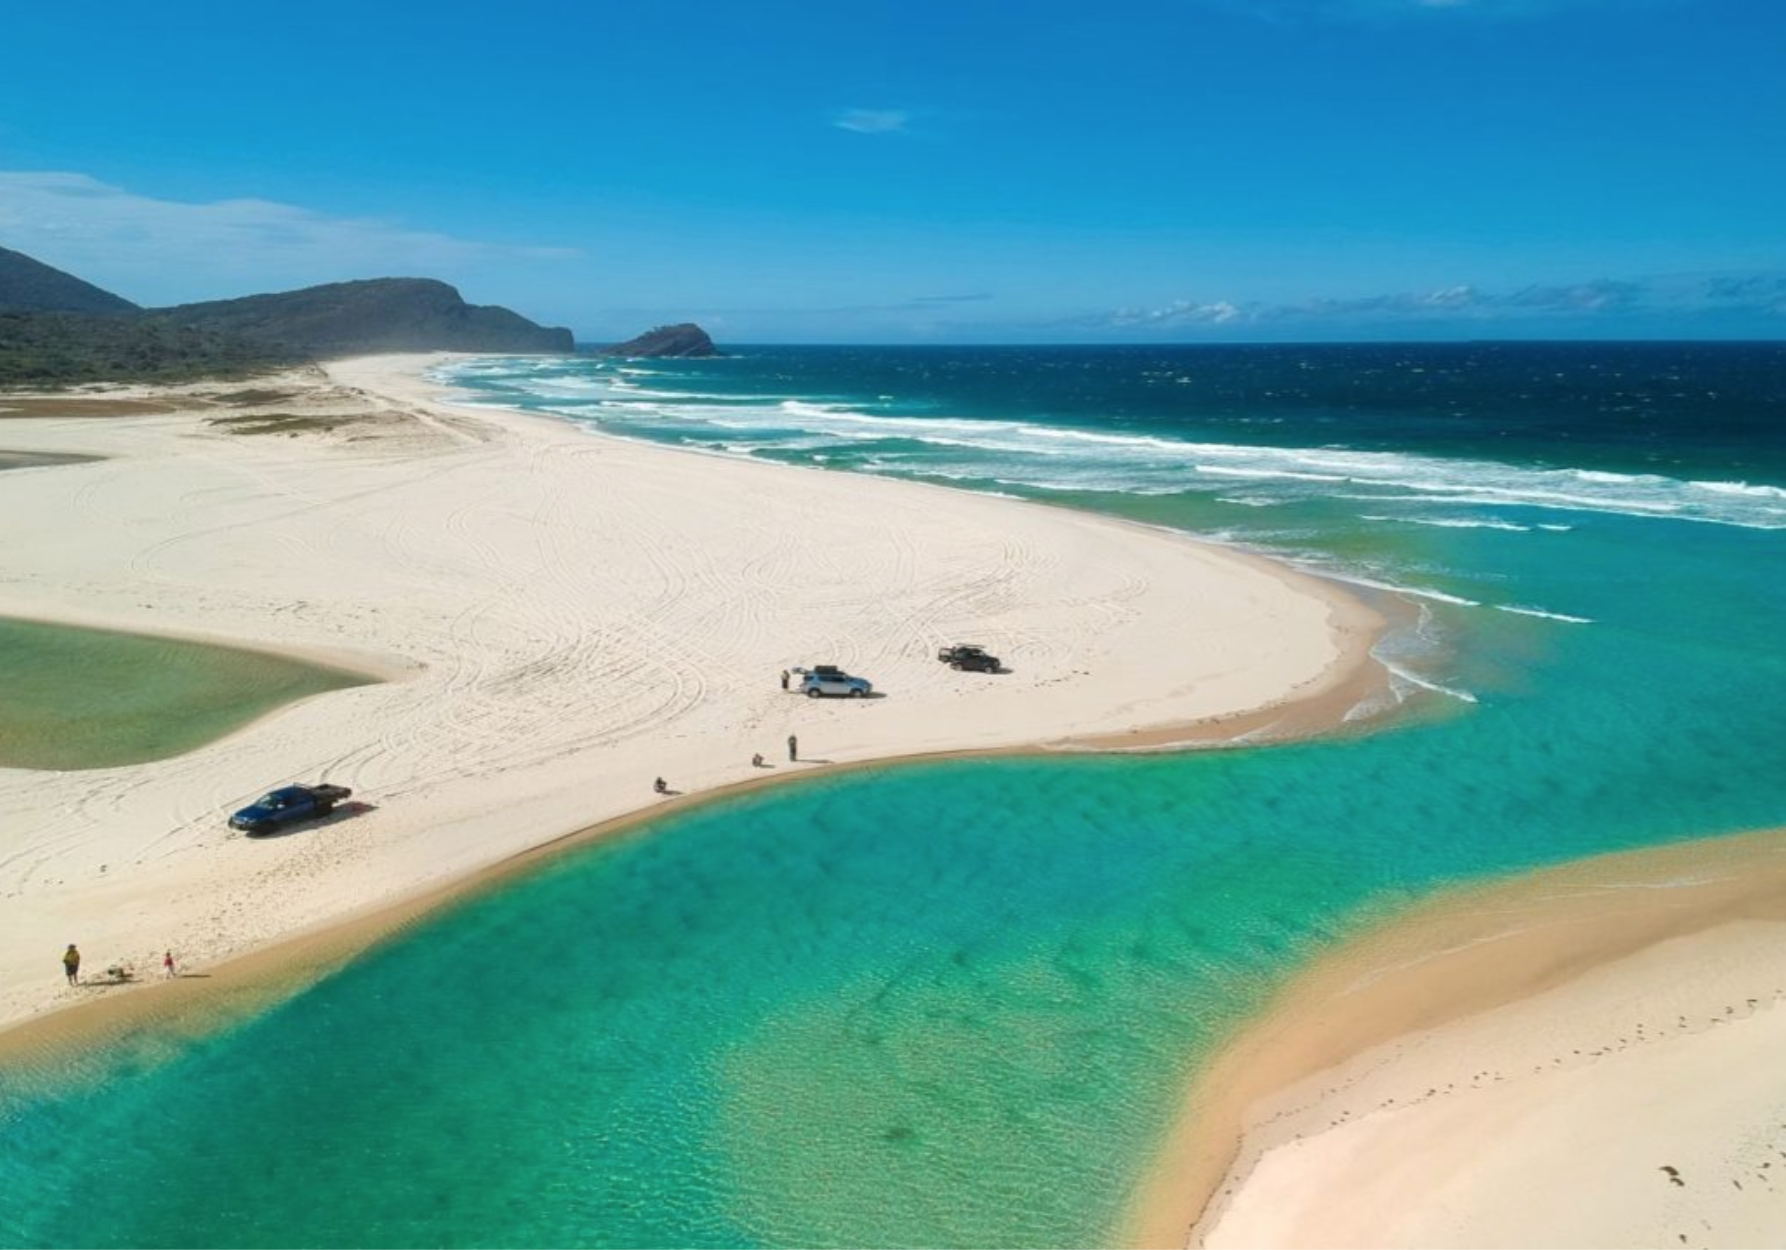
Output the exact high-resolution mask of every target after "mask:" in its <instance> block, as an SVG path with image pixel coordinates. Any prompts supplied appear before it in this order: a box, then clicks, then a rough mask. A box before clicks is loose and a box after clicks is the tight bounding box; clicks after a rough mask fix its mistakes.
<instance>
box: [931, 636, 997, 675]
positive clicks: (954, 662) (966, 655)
mask: <svg viewBox="0 0 1786 1250" xmlns="http://www.w3.org/2000/svg"><path fill="white" fill-rule="evenodd" d="M936 658H937V659H939V660H941V661H942V662H943V663H944V664H947V665H948V666H949V667H950V668H953V669H958V670H960V671H962V672H968V673H996V672H998V671H999V670H1000V669H1002V668H1003V667H1004V665H1002V664H1000V663H999V660H998V657H997V656H996V655H987V654H986V648H985V647H982V646H980V645H979V644H978V643H973V642H958V643H956V644H955V645H954V646H952V647H943V648H942V649H941V650H939V651H938V652H937V653H936Z"/></svg>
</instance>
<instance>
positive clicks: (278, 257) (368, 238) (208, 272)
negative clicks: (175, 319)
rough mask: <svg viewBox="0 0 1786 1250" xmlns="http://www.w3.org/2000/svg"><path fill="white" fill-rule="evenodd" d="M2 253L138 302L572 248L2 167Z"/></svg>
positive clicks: (452, 267) (431, 273)
mask: <svg viewBox="0 0 1786 1250" xmlns="http://www.w3.org/2000/svg"><path fill="white" fill-rule="evenodd" d="M0 246H4V247H10V248H13V249H14V250H16V251H21V252H24V253H26V254H28V255H30V256H34V257H37V258H38V259H39V260H42V261H44V262H45V263H47V264H51V265H55V266H56V267H58V268H61V269H66V270H68V271H70V272H72V273H75V274H77V275H78V276H80V277H83V278H86V279H87V280H88V281H90V282H96V283H98V284H99V285H101V286H104V287H107V288H108V289H111V290H115V291H117V292H118V294H120V295H123V296H125V297H126V298H128V299H133V300H136V301H137V302H138V303H143V304H169V303H181V302H185V301H189V300H201V299H222V298H227V297H230V296H235V295H245V294H249V293H252V292H256V291H266V290H279V289H285V288H290V287H298V286H309V285H312V284H315V283H319V282H334V281H344V280H347V279H350V278H376V277H396V276H404V277H409V276H416V277H445V278H448V279H449V280H453V279H454V278H455V277H456V276H457V275H463V274H466V273H468V272H474V271H478V270H481V269H484V268H487V267H492V266H495V265H497V264H499V263H501V264H513V263H514V262H516V261H520V260H531V261H540V260H547V261H562V260H564V259H565V258H567V257H573V256H576V255H579V253H578V252H577V251H576V250H575V249H568V248H539V247H511V246H506V245H501V244H491V243H480V242H475V241H472V240H468V239H459V238H455V237H453V236H451V235H446V234H440V233H436V232H433V231H427V230H412V229H409V228H407V227H405V226H403V225H401V224H400V223H397V222H392V221H384V220H379V219H376V218H355V217H333V216H330V215H328V214H326V213H321V212H317V211H315V210H313V209H308V208H300V207H298V206H296V205H291V204H279V203H275V202H273V201H271V200H257V199H240V200H217V201H213V202H210V203H188V202H184V201H179V200H160V199H155V198H153V197H150V196H145V195H137V194H135V193H133V192H130V191H127V190H124V189H123V188H121V187H115V186H112V185H110V184H108V183H104V182H100V181H99V180H98V179H96V178H92V177H89V176H87V175H86V174H78V173H58V172H34V171H4V170H0Z"/></svg>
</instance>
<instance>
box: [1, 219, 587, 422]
mask: <svg viewBox="0 0 1786 1250" xmlns="http://www.w3.org/2000/svg"><path fill="white" fill-rule="evenodd" d="M574 349H575V345H574V344H573V343H572V341H571V332H570V331H569V330H565V329H552V328H548V327H546V326H541V325H535V324H534V323H533V322H531V321H529V320H527V318H525V317H523V316H521V315H520V314H519V313H514V312H510V311H509V310H508V309H506V308H498V307H495V306H485V305H478V304H467V303H466V302H465V301H464V299H463V298H461V297H460V295H459V292H458V291H456V290H454V289H453V288H452V287H450V286H448V285H447V284H446V283H444V282H436V281H434V280H433V279H431V278H373V279H369V280H367V281H363V282H334V283H330V284H328V285H326V286H313V287H306V288H304V289H303V290H301V291H285V292H282V293H280V294H277V295H250V296H247V297H245V298H243V299H228V300H213V301H211V302H209V303H203V304H182V305H180V306H178V307H176V308H157V309H148V310H144V309H141V308H138V307H137V306H136V305H135V304H132V303H131V302H130V301H129V300H126V299H123V298H121V297H119V296H116V295H113V294H112V293H111V292H109V291H102V290H100V289H99V288H98V287H96V286H93V285H92V284H91V283H88V282H83V281H81V280H80V279H79V278H76V277H74V276H73V275H72V274H66V273H63V272H62V271H61V270H59V269H53V268H51V267H50V266H48V265H45V264H43V263H42V262H40V261H36V260H33V259H32V258H31V257H29V256H26V255H23V254H22V253H19V252H13V251H8V250H7V249H5V248H0V387H8V386H16V387H38V388H42V387H58V386H74V385H78V384H81V383H86V382H187V381H192V380H194V379H198V378H217V377H225V378H227V377H237V376H243V377H245V376H250V375H252V374H255V373H258V372H261V371H264V370H267V369H272V368H278V367H281V366H285V365H292V364H299V363H303V362H306V361H312V360H319V359H325V358H327V357H331V356H351V355H357V354H361V353H369V352H426V351H467V352H570V351H573V350H574ZM242 394H244V395H258V394H267V395H269V398H267V399H264V400H263V399H260V398H255V399H244V400H240V401H237V402H240V403H242V404H244V405H246V404H251V403H271V402H276V399H277V398H283V396H277V395H276V393H272V392H254V391H245V392H242Z"/></svg>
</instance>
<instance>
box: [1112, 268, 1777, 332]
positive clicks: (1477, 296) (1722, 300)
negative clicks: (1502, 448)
mask: <svg viewBox="0 0 1786 1250" xmlns="http://www.w3.org/2000/svg"><path fill="white" fill-rule="evenodd" d="M1781 317H1786V272H1777V271H1772V270H1768V271H1759V272H1752V273H1720V274H1705V273H1701V274H1674V275H1667V276H1660V277H1641V278H1631V279H1615V278H1597V279H1594V280H1592V281H1588V282H1572V283H1557V284H1534V285H1530V286H1524V287H1519V288H1516V289H1512V290H1505V291H1484V290H1482V289H1480V288H1478V287H1474V286H1469V285H1463V284H1459V285H1457V286H1448V287H1440V288H1438V289H1436V290H1428V291H1398V292H1391V293H1388V294H1382V295H1368V296H1353V297H1346V298H1332V297H1317V298H1311V299H1306V300H1302V301H1299V302H1294V303H1276V304H1274V303H1264V302H1258V301H1248V302H1242V303H1235V302H1233V301H1231V300H1214V301H1206V302H1199V301H1197V300H1177V301H1174V302H1173V303H1170V304H1165V305H1163V306H1161V307H1158V308H1147V309H1136V308H1121V309H1117V310H1116V311H1115V312H1111V313H1105V314H1102V315H1099V316H1094V317H1091V318H1088V319H1086V320H1084V321H1081V322H1078V323H1077V324H1078V325H1080V326H1081V327H1082V328H1090V329H1098V330H1111V329H1132V328H1148V329H1162V330H1164V329H1171V328H1173V327H1193V326H1227V327H1231V328H1243V327H1285V326H1289V327H1295V326H1310V327H1314V326H1339V327H1357V328H1368V327H1370V326H1380V325H1419V324H1426V325H1459V326H1461V325H1465V324H1484V325H1493V324H1494V323H1502V324H1516V323H1533V322H1539V323H1543V324H1558V325H1565V324H1566V325H1577V326H1579V325H1589V324H1596V323H1597V324H1604V325H1608V326H1616V325H1618V324H1622V323H1632V322H1636V323H1645V324H1648V323H1657V324H1669V325H1675V326H1677V327H1680V328H1688V329H1690V328H1692V326H1694V325H1695V324H1697V323H1699V322H1702V321H1707V320H1710V319H1723V320H1724V321H1726V322H1730V323H1733V324H1734V323H1744V324H1748V325H1751V326H1753V327H1756V328H1761V327H1771V326H1774V325H1777V324H1778V319H1779V318H1781Z"/></svg>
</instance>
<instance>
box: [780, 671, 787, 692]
mask: <svg viewBox="0 0 1786 1250" xmlns="http://www.w3.org/2000/svg"><path fill="white" fill-rule="evenodd" d="M781 688H782V689H783V690H786V689H787V688H788V670H787V669H785V668H784V669H782V670H781Z"/></svg>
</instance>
